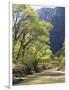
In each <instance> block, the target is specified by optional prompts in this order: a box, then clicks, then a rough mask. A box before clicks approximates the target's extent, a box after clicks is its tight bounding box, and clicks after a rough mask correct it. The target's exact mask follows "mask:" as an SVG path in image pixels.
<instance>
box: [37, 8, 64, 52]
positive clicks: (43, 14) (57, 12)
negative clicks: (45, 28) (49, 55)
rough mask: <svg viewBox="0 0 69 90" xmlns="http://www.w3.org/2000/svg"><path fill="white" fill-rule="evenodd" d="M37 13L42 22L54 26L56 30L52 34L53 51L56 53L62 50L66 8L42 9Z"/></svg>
mask: <svg viewBox="0 0 69 90" xmlns="http://www.w3.org/2000/svg"><path fill="white" fill-rule="evenodd" d="M37 12H38V14H39V19H40V20H45V21H48V22H51V23H52V24H53V25H54V30H52V31H51V32H50V41H51V49H52V51H53V52H54V53H55V52H57V51H58V50H59V49H61V48H62V46H63V43H64V39H65V8H64V7H56V8H41V9H38V10H37Z"/></svg>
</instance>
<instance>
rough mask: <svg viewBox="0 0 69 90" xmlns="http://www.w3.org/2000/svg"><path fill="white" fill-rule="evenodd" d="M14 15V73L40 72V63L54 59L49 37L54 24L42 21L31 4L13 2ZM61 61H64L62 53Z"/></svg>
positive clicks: (45, 63)
mask: <svg viewBox="0 0 69 90" xmlns="http://www.w3.org/2000/svg"><path fill="white" fill-rule="evenodd" d="M12 17H13V27H12V32H13V51H12V53H13V64H15V65H16V67H15V68H14V73H20V74H23V75H26V74H27V75H28V74H33V72H39V67H40V66H39V63H40V64H41V65H42V63H44V66H45V65H47V64H48V63H50V62H51V60H53V59H52V57H53V53H52V51H51V49H50V37H49V30H52V29H53V25H52V24H51V23H50V22H45V21H40V20H39V16H38V14H37V12H36V11H34V10H33V9H32V8H31V7H30V6H29V5H20V4H13V6H12ZM59 61H60V62H61V63H63V61H64V57H63V56H62V55H61V56H60V57H59ZM17 70H18V71H17ZM21 71H22V73H21ZM20 74H19V75H20Z"/></svg>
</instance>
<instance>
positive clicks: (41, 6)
mask: <svg viewBox="0 0 69 90" xmlns="http://www.w3.org/2000/svg"><path fill="white" fill-rule="evenodd" d="M30 7H32V8H33V9H34V10H36V9H40V8H55V7H52V6H44V5H40V6H38V5H30Z"/></svg>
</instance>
